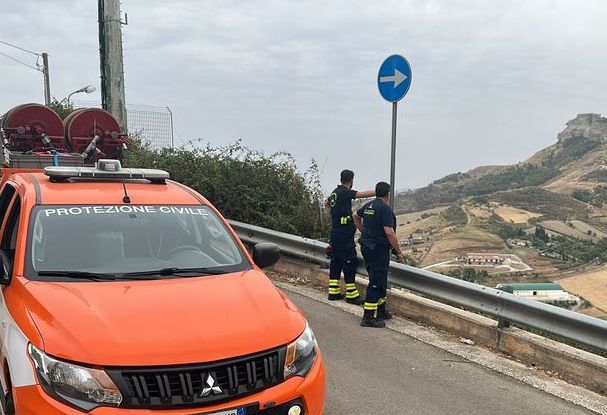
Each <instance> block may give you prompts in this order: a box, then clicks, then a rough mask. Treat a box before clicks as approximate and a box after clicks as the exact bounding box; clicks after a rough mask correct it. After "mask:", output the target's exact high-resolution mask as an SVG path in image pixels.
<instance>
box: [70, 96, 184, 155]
mask: <svg viewBox="0 0 607 415" xmlns="http://www.w3.org/2000/svg"><path fill="white" fill-rule="evenodd" d="M73 105H74V108H101V104H100V103H98V102H95V101H73ZM127 122H128V127H129V128H128V131H129V134H130V135H132V136H138V137H140V138H141V139H142V140H143V141H146V142H148V143H149V144H150V146H151V147H152V148H154V149H158V148H163V147H173V146H174V144H175V140H174V133H173V114H172V112H171V109H170V108H169V107H156V106H151V105H135V104H130V105H128V107H127Z"/></svg>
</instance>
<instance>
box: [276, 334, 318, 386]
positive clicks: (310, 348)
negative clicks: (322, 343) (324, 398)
mask: <svg viewBox="0 0 607 415" xmlns="http://www.w3.org/2000/svg"><path fill="white" fill-rule="evenodd" d="M317 354H318V343H317V342H316V337H315V336H314V333H313V332H312V329H311V328H310V326H309V325H308V323H306V329H305V330H304V332H303V333H302V335H301V336H299V338H298V339H297V340H295V341H294V342H292V343H290V344H289V345H288V346H287V356H286V358H285V369H284V378H285V379H288V378H290V377H293V376H306V375H307V374H308V372H309V371H310V369H311V368H312V365H313V364H314V361H315V360H316V355H317Z"/></svg>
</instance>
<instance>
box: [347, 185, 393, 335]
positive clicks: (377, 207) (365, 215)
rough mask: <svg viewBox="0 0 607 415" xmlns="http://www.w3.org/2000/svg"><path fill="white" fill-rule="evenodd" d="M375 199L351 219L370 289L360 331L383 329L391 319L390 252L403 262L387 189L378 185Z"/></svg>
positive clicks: (388, 189)
mask: <svg viewBox="0 0 607 415" xmlns="http://www.w3.org/2000/svg"><path fill="white" fill-rule="evenodd" d="M375 195H376V199H375V200H372V201H370V202H368V203H366V204H365V205H364V206H363V207H361V208H360V209H358V210H357V211H356V213H354V215H353V219H354V223H355V225H356V227H357V228H358V229H359V230H360V231H361V236H360V239H359V243H360V248H361V253H362V255H363V258H364V259H365V266H366V268H367V272H368V273H369V286H368V287H367V297H366V299H365V305H364V314H363V319H362V321H361V323H360V325H361V326H363V327H385V325H386V324H385V322H384V320H389V319H390V318H392V314H391V313H390V312H389V311H388V309H387V308H386V287H387V285H388V268H389V266H390V251H392V252H394V254H395V255H396V257H397V259H398V260H399V261H400V260H402V252H401V250H400V247H399V245H398V239H397V238H396V217H395V216H394V213H393V212H392V209H391V208H390V206H389V205H388V202H389V200H390V185H389V184H388V183H386V182H379V183H377V185H376V186H375Z"/></svg>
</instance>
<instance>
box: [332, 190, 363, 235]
mask: <svg viewBox="0 0 607 415" xmlns="http://www.w3.org/2000/svg"><path fill="white" fill-rule="evenodd" d="M353 199H356V190H352V189H348V188H347V187H346V186H344V185H343V184H340V185H339V186H337V187H336V188H335V190H333V192H331V196H329V198H328V199H327V200H328V202H329V205H330V206H331V226H332V229H333V231H339V230H344V231H350V230H351V228H352V227H353V226H354V223H353V222H352V200H353Z"/></svg>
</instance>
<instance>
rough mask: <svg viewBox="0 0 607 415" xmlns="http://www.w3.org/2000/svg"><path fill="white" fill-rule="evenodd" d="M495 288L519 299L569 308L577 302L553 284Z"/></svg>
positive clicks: (511, 285)
mask: <svg viewBox="0 0 607 415" xmlns="http://www.w3.org/2000/svg"><path fill="white" fill-rule="evenodd" d="M495 288H497V289H498V290H502V291H506V292H509V293H511V294H514V295H517V296H519V297H524V298H530V299H533V300H537V301H541V302H544V303H549V304H554V305H562V306H570V305H575V304H577V303H578V302H579V298H578V297H576V296H575V295H572V294H569V293H568V292H567V291H565V290H563V288H562V287H561V286H560V285H558V284H555V283H525V284H518V283H517V284H498V285H497V286H496V287H495Z"/></svg>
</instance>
